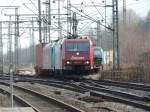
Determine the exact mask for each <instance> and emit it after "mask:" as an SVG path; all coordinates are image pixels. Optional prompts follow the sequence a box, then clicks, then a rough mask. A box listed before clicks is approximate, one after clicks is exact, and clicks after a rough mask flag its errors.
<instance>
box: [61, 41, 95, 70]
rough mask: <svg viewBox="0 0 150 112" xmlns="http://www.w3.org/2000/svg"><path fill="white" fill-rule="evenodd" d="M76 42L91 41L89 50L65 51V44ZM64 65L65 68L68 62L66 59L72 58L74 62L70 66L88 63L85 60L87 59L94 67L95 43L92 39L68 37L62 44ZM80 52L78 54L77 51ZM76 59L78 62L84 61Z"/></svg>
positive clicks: (91, 66)
mask: <svg viewBox="0 0 150 112" xmlns="http://www.w3.org/2000/svg"><path fill="white" fill-rule="evenodd" d="M74 41H75V42H76V43H82V42H88V43H89V51H75V52H74V51H65V44H67V43H72V42H74ZM62 51H63V52H62V67H63V68H65V65H67V64H66V61H67V60H70V61H71V62H72V64H70V66H71V65H72V66H74V65H83V66H84V65H86V64H85V63H84V62H85V61H87V60H88V61H90V65H89V66H90V68H91V69H93V65H94V62H93V43H92V41H91V40H90V39H66V40H65V41H64V43H63V45H62ZM77 52H78V53H79V55H76V53H77ZM72 56H73V57H77V58H78V57H79V58H80V57H83V59H76V60H73V59H71V57H72ZM75 61H77V62H79V61H80V62H82V63H76V62H75Z"/></svg>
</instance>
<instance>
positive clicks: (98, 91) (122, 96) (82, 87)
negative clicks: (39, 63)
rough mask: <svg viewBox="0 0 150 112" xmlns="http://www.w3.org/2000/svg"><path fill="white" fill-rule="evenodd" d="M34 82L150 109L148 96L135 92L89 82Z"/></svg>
mask: <svg viewBox="0 0 150 112" xmlns="http://www.w3.org/2000/svg"><path fill="white" fill-rule="evenodd" d="M26 81H29V82H30V81H33V80H29V79H28V80H26ZM33 82H34V83H40V84H44V85H49V86H54V87H57V88H63V89H67V90H71V91H76V92H80V93H83V94H84V93H85V92H90V95H91V96H96V97H102V98H105V99H109V100H112V101H116V102H121V103H125V104H128V105H132V106H135V107H138V108H141V109H144V110H148V111H150V106H149V105H148V102H147V101H150V100H149V97H148V96H145V97H142V96H138V95H134V94H129V93H127V92H120V91H113V90H110V89H108V88H105V87H102V86H101V87H94V86H91V85H88V84H87V83H83V82H82V83H80V82H79V83H70V82H63V81H58V80H41V79H36V80H34V81H33Z"/></svg>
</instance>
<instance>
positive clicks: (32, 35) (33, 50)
mask: <svg viewBox="0 0 150 112" xmlns="http://www.w3.org/2000/svg"><path fill="white" fill-rule="evenodd" d="M31 37H32V61H33V64H34V63H35V60H34V54H35V49H34V46H35V45H34V44H35V43H34V21H33V18H32V34H31Z"/></svg>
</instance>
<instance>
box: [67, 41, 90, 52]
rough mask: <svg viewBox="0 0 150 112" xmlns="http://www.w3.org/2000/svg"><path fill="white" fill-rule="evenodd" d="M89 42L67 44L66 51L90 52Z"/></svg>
mask: <svg viewBox="0 0 150 112" xmlns="http://www.w3.org/2000/svg"><path fill="white" fill-rule="evenodd" d="M88 50H89V46H88V42H79V43H75V42H69V43H66V51H88Z"/></svg>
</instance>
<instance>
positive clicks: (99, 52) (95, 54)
mask: <svg viewBox="0 0 150 112" xmlns="http://www.w3.org/2000/svg"><path fill="white" fill-rule="evenodd" d="M94 57H98V58H102V52H101V50H100V49H94Z"/></svg>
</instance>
